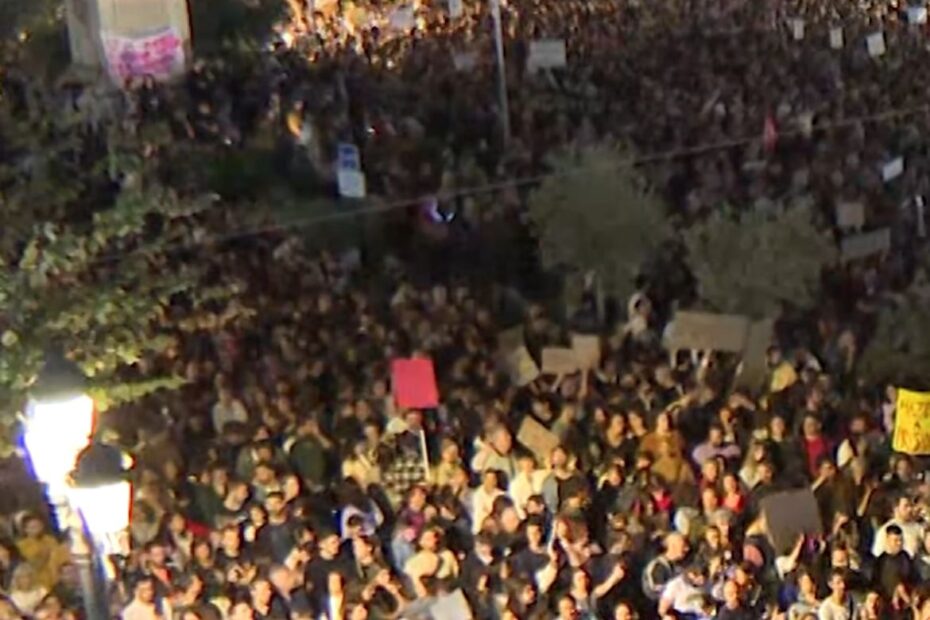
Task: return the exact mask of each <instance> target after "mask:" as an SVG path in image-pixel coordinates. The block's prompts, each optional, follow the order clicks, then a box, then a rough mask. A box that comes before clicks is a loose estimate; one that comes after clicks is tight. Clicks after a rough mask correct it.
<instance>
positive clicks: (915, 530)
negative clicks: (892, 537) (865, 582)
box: [872, 495, 925, 558]
mask: <svg viewBox="0 0 930 620" xmlns="http://www.w3.org/2000/svg"><path fill="white" fill-rule="evenodd" d="M892 525H897V526H898V527H899V528H901V532H902V533H903V534H904V551H905V552H906V553H907V554H908V555H909V556H911V558H913V557H914V556H915V555H917V551H918V550H919V549H920V544H921V541H922V540H923V536H924V529H925V528H924V526H923V525H921V524H920V523H918V522H917V521H916V520H915V519H914V504H913V502H911V498H910V497H908V496H906V495H902V496H900V497H898V500H897V501H896V502H895V504H894V511H893V513H892V517H891V519H890V520H889V521H887V522H886V523H885V524H884V525H882V526H881V527H880V528H879V529H878V530H877V531H876V532H875V539H874V540H873V541H872V556H873V557H876V558H877V557H879V556H880V555H881V554H883V553H885V551H886V548H887V542H886V537H887V531H888V527H889V526H892Z"/></svg>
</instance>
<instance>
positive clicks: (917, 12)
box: [907, 6, 927, 26]
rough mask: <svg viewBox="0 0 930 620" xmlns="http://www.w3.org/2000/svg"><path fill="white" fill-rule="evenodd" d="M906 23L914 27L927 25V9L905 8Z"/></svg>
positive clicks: (920, 7)
mask: <svg viewBox="0 0 930 620" xmlns="http://www.w3.org/2000/svg"><path fill="white" fill-rule="evenodd" d="M907 23H909V24H912V25H914V26H919V25H921V24H926V23H927V7H925V6H909V7H907Z"/></svg>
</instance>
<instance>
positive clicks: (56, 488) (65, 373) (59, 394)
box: [23, 355, 94, 506]
mask: <svg viewBox="0 0 930 620" xmlns="http://www.w3.org/2000/svg"><path fill="white" fill-rule="evenodd" d="M85 387H86V379H85V377H84V375H83V373H82V372H81V370H80V369H79V368H78V367H77V366H76V365H75V364H74V363H72V362H70V361H68V360H67V359H65V357H64V356H62V355H51V356H49V357H48V359H47V360H46V362H45V366H44V367H43V368H42V371H41V372H40V373H39V376H38V378H37V379H36V382H35V384H34V385H33V387H32V389H31V390H30V394H29V402H28V403H27V405H26V424H25V434H24V436H23V443H24V444H25V447H26V450H27V451H28V453H29V460H30V461H31V463H32V471H33V472H34V473H35V476H36V478H38V479H39V481H40V482H42V483H44V484H45V485H46V487H47V488H48V494H49V499H51V500H52V503H53V504H55V505H56V506H57V505H58V504H59V503H60V502H61V501H62V500H64V499H65V497H64V495H65V493H66V489H67V480H68V476H69V474H70V473H71V471H72V470H73V469H74V464H75V461H76V460H77V456H78V454H79V453H80V451H81V450H83V449H84V447H85V446H86V445H87V442H88V441H90V436H91V434H92V433H93V430H94V401H93V399H92V398H91V397H90V396H89V395H88V394H87V392H86V391H85Z"/></svg>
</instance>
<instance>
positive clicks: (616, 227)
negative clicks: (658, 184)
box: [529, 147, 670, 299]
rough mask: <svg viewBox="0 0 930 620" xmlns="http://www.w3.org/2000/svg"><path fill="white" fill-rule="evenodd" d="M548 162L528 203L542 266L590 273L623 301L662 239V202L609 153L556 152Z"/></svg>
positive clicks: (620, 157)
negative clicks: (547, 169) (549, 169)
mask: <svg viewBox="0 0 930 620" xmlns="http://www.w3.org/2000/svg"><path fill="white" fill-rule="evenodd" d="M553 167H554V169H555V171H556V172H555V174H554V175H552V176H550V177H548V178H547V179H546V180H544V181H543V182H542V184H541V185H540V186H539V188H538V189H536V190H535V191H534V192H533V193H532V194H531V195H530V200H529V215H530V219H531V221H532V225H533V227H534V230H535V233H536V235H537V237H538V239H539V246H540V255H541V259H542V263H543V266H544V267H545V268H547V269H558V270H568V271H569V272H570V273H574V274H575V275H576V276H578V275H580V274H583V273H587V272H591V271H594V272H596V274H597V276H598V277H599V278H600V281H601V283H602V285H603V287H604V290H605V292H606V293H608V294H611V295H614V296H616V297H617V298H618V299H625V298H626V297H627V295H628V294H629V293H630V292H632V290H633V285H634V280H635V278H636V276H637V275H638V274H639V273H640V269H641V267H642V264H643V262H644V261H645V260H647V259H648V258H649V256H650V255H651V254H652V253H653V252H654V251H655V250H656V249H657V248H658V247H659V246H660V245H661V244H662V242H663V240H665V239H666V238H667V237H668V236H669V232H670V226H669V223H668V220H667V217H666V208H665V205H664V204H663V202H662V200H661V199H660V198H659V197H658V196H657V195H656V194H655V193H654V192H653V191H651V190H650V189H649V188H648V187H647V186H646V184H645V183H644V182H643V180H642V179H641V178H640V176H639V175H638V174H637V173H636V171H635V170H633V169H632V168H631V167H630V166H629V164H628V163H627V161H626V157H624V156H623V154H622V153H620V152H618V151H616V150H613V149H609V148H606V147H597V148H592V149H587V150H584V151H582V152H580V153H578V154H563V155H561V156H560V157H558V158H556V159H555V160H554V162H553ZM572 280H574V281H580V278H579V277H574V278H572Z"/></svg>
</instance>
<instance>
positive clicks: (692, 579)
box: [659, 563, 710, 617]
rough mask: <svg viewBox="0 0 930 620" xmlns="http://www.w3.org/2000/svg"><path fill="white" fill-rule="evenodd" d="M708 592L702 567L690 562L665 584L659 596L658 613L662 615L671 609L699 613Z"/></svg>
mask: <svg viewBox="0 0 930 620" xmlns="http://www.w3.org/2000/svg"><path fill="white" fill-rule="evenodd" d="M709 592H710V590H709V588H708V587H707V577H706V576H705V575H704V567H703V566H702V565H700V564H696V563H695V564H692V565H691V566H689V567H688V568H687V569H686V570H685V572H684V573H682V574H681V575H679V576H677V577H674V578H673V579H672V580H671V581H669V582H668V583H667V584H665V587H664V588H663V589H662V596H661V597H660V598H659V615H660V616H663V617H664V616H665V615H666V614H668V613H669V612H671V611H674V612H676V613H679V614H694V615H699V614H701V613H703V611H704V599H705V597H706V596H707V595H708V593H709Z"/></svg>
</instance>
